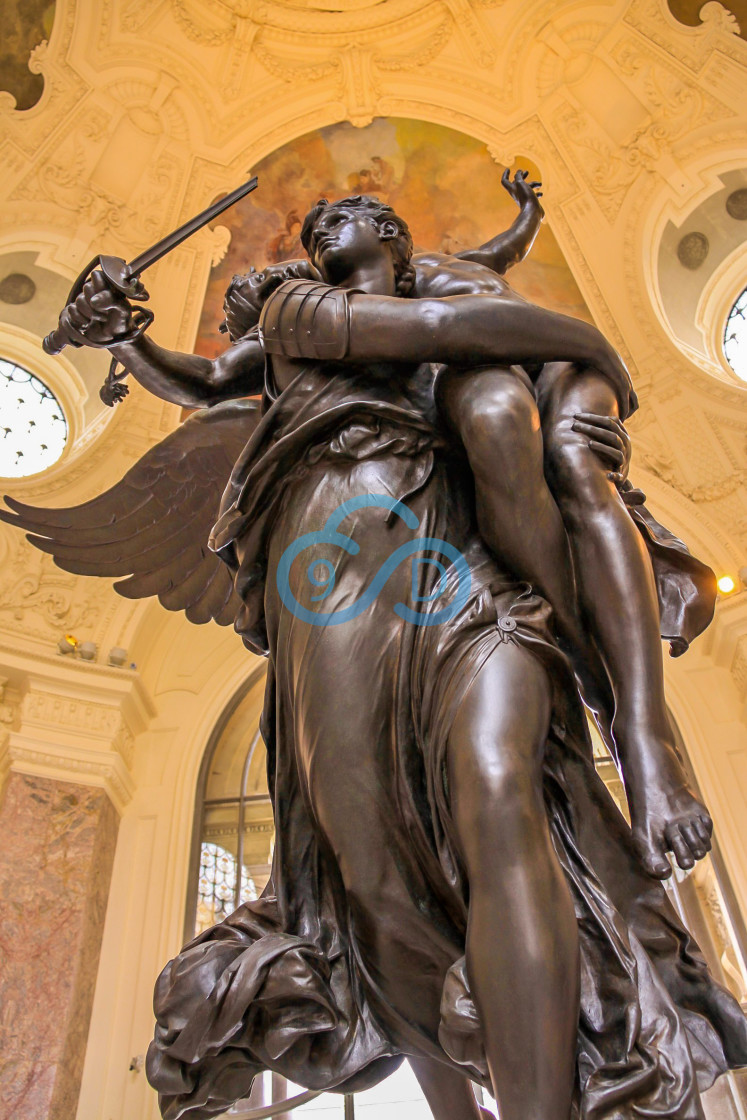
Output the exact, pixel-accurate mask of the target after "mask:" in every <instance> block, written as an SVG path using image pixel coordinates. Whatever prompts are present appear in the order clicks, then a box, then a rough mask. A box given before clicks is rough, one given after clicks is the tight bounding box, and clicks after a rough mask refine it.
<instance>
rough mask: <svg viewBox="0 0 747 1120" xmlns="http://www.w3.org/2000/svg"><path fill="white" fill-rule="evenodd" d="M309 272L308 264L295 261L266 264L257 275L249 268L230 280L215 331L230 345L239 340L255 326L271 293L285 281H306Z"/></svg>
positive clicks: (303, 261) (254, 270)
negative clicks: (223, 316)
mask: <svg viewBox="0 0 747 1120" xmlns="http://www.w3.org/2000/svg"><path fill="white" fill-rule="evenodd" d="M310 271H311V270H310V267H309V263H308V261H305V260H297V261H283V263H282V264H269V265H266V266H265V268H263V269H262V271H261V272H257V271H256V269H254V268H253V269H252V270H251V271H250V272H246V273H244V274H243V275H240V276H234V277H233V279H232V280H231V283H230V284H229V285H228V289H227V291H226V294H225V297H224V299H223V311H224V313H225V316H226V317H225V319H224V320H223V322H222V323H221V325H220V328H219V329H220V330H221V331H222V332H223V333H224V334H227V335H228V337H229V338H230V339H231V342H236V341H238V339H240V338H243V337H244V335H245V334H247V333H248V332H249V331H251V330H253V329H254V327H256V326H257V324H258V322H259V316H260V314H261V312H262V308H263V307H264V305H265V303H266V301H267V300H268V299H269V298H270V296H271V295H272V293H273V292H274V291H275V289H276V288H279V287H280V285H281V284H282V283H283V282H284V281H285V280H298V279H304V280H306V279H308V278H309V273H310Z"/></svg>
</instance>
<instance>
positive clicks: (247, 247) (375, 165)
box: [196, 118, 591, 357]
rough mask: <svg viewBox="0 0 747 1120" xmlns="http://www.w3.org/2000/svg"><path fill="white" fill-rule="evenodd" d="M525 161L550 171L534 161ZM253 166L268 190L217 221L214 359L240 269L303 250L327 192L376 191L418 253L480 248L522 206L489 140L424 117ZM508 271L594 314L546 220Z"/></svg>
mask: <svg viewBox="0 0 747 1120" xmlns="http://www.w3.org/2000/svg"><path fill="white" fill-rule="evenodd" d="M516 166H517V167H524V168H529V169H530V170H531V172H532V175H533V177H534V178H541V175H540V174H539V173H538V171H537V168H535V167H533V166H532V164H531V163H528V162H527V161H525V160H519V162H518V163H517V165H516ZM252 171H253V172H254V173H255V174H256V175H258V176H259V189H258V190H257V191H255V192H254V194H252V195H250V196H249V198H248V199H245V200H244V201H243V202H241V203H239V205H238V206H235V207H234V208H233V209H232V210H229V211H228V212H227V214H223V215H221V217H220V218H219V219H218V224H219V225H223V226H226V227H228V229H230V231H231V242H230V245H229V248H228V252H227V254H226V256H225V257H224V259H223V260H222V261H221V262H220V264H219V265H217V266H216V267H215V268H213V270H212V272H211V274H210V280H209V283H208V289H207V293H206V296H205V302H204V306H203V311H202V316H201V319H200V326H199V330H198V339H197V344H196V348H197V350H198V351H199V353H201V354H204V355H205V356H207V357H215V355H216V354H218V353H220V351H221V350H223V349H224V348H225V344H226V343H225V335H221V334H219V331H218V328H219V325H220V323H221V321H222V319H223V312H222V305H223V294H224V292H225V290H226V288H227V287H228V284H229V283H230V280H231V277H232V276H233V275H234V274H235V273H237V272H247V271H248V270H249V268H250V266H251V265H254V266H255V267H256V268H257V269H259V268H261V267H262V266H263V265H265V264H268V263H274V262H277V261H282V260H288V259H292V258H294V257H303V256H304V255H305V254H304V250H303V248H302V246H301V242H300V240H299V234H300V231H301V222H302V221H303V217H304V215H305V214H306V211H307V210H309V209H310V208H311V207H312V206H313V205H314V203H315V202H316V201H317V199H318V198H329V199H334V198H341V197H342V196H343V195H349V194H373V195H376V196H377V197H379V198H381V199H382V200H383V201H385V202H388V203H389V204H390V205H391V206H393V207H394V208H395V210H397V211H398V213H400V214H401V215H402V217H403V218H405V219H406V221H407V222H408V224H409V226H410V229H411V231H412V235H413V240H414V242H415V247H416V251H417V250H440V251H441V252H458V251H459V250H460V249H467V248H474V247H476V246H477V245H480V244H482V243H483V242H484V241H487V240H488V239H489V238H491V237H493V236H495V234H496V233H498V232H499V231H500V230H503V229H507V228H508V226H510V225H511V223H512V222H513V220H514V218H515V217H516V215H517V213H518V210H517V207H516V204H515V203H514V202H513V201H512V199H511V198H510V197H509V196H508V194H507V193H506V192H505V191H504V190H503V188H502V187H501V183H500V178H501V171H502V168H501V167H499V166H498V165H497V164H496V163H495V161H494V160H493V159H492V158H491V156H490V155H489V153H488V150H487V148H486V147H485V145H484V144H481V143H480V142H479V141H477V140H474V139H473V138H472V137H470V136H466V135H464V134H463V133H461V132H456V131H454V130H453V129H449V128H444V127H442V126H440V125H435V124H428V123H426V122H423V121H414V120H404V119H400V118H386V119H385V118H378V119H376V120H374V121H373V122H372V123H371V124H370V125H368V126H367V127H366V128H354V127H353V126H352V125H351V124H348V123H342V124H336V125H331V126H329V127H328V128H322V129H319V130H318V131H316V132H310V133H307V134H306V135H305V136H302V137H300V138H299V139H298V140H295V141H293V142H292V143H290V144H286V145H285V146H284V147H282V148H280V149H278V150H277V151H275V152H273V153H272V154H271V155H269V156H267V157H266V158H265V159H263V160H262V161H261V162H260V163H259V164H258V165H257V166H256V167H254V168H253V169H252ZM509 279H510V281H511V284H512V285H513V287H514V288H515V289H516V290H517V291H518V292H521V294H522V295H524V296H526V297H527V298H529V299H531V300H532V301H533V302H536V303H539V304H541V305H543V306H545V307H549V308H552V309H553V310H556V311H562V312H565V313H566V314H568V315H575V316H577V317H578V318H583V319H587V320H589V321H591V316H590V312H589V310H588V308H587V306H586V304H585V302H584V299H583V296H582V295H581V292H580V291H579V288H578V285H577V284H576V282H575V280H574V278H573V276H572V274H571V271H570V269H569V268H568V265H567V264H566V262H565V258H564V257H563V254H562V252H561V250H560V247H559V246H558V243H557V241H556V240H555V237H554V236H553V234H552V231H551V230H550V228H549V226H548V224H547V222H545V223H544V224H543V226H542V229H541V230H540V234H539V236H538V238H537V241H536V242H535V245H534V247H533V249H532V252H531V254H530V256H529V257H528V258H527V259H526V260H525V261H524V262H523V263H522V264H520V265H518V266H517V267H515V268H514V269H512V270H511V273H510V276H509Z"/></svg>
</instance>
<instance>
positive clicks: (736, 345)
mask: <svg viewBox="0 0 747 1120" xmlns="http://www.w3.org/2000/svg"><path fill="white" fill-rule="evenodd" d="M724 354H725V355H726V360H727V362H728V363H729V365H730V366H731V368H732V369H733V370H734V372H735V373H736V375H737V377H738V378H740V380H742V381H747V288H745V290H744V291H743V292H742V294H741V296H740V297H739V299H738V300H737V301H736V302H735V304H734V306H733V307H732V309H731V311H730V312H729V318H728V319H727V320H726V329H725V331H724Z"/></svg>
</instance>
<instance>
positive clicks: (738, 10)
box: [667, 0, 747, 39]
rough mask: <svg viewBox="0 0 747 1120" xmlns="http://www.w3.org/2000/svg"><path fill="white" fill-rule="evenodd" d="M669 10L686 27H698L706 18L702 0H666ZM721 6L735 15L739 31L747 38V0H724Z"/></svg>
mask: <svg viewBox="0 0 747 1120" xmlns="http://www.w3.org/2000/svg"><path fill="white" fill-rule="evenodd" d="M667 3H668V5H669V10H670V12H671V13H672V15H673V16H674V18H675V19H678V20H679V21H680V23H684V24H685V25H686V26H687V27H700V26H701V24H702V22H703V21H704V20H705V19H706V18H707V16H708V13H706V14H705V15H703V8H704V4H703V0H667ZM723 7H724V8H726V10H727V12H731V14H732V15H733V16H735V17H736V20H737V23H738V24H739V33H740V35H741V36H742V38H743V39H747V0H724V4H723Z"/></svg>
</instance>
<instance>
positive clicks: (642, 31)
mask: <svg viewBox="0 0 747 1120" xmlns="http://www.w3.org/2000/svg"><path fill="white" fill-rule="evenodd" d="M680 14H682V13H680ZM701 17H702V22H700V23H699V25H698V26H694V27H690V26H686V25H685V24H684V23H682V22H680V21H679V20H678V19H676V18H675V17H674V16H673V15H672V12H671V11H670V9H669V7H668V6H667V3H666V0H604V2H602V3H583V2H578V0H561V2H558V0H536V2H535V3H532V4H526V3H525V2H523V0H378V2H376V0H306V2H303V0H149V2H148V3H143V2H142V0H117V2H116V3H115V2H113V0H110V2H106V3H99V2H96V0H58V3H57V6H56V14H55V20H54V27H53V30H52V34H51V37H50V39H49V42H48V43H44V42H43V43H42V44H41V45H39V46H38V47H37V48H36V49H35V50H34V51H33V54H32V59H31V63H30V67H31V70H32V71H34V72H36V73H38V74H40V75H41V76H43V78H44V82H45V85H44V92H43V94H42V96H41V99H40V101H39V102H38V104H37V105H35V106H34V107H33V108H30V109H28V110H25V111H22V112H21V111H18V110H17V109H14V108H13V106H12V104H11V99H10V98H7V99H2V98H1V97H0V158H1V159H2V161H3V166H4V169H5V174H4V176H3V182H2V185H1V186H0V192H2V196H3V207H2V218H1V219H0V253H6V254H7V253H18V252H21V251H28V250H29V249H33V250H34V251H35V252H36V253H37V254H38V256H37V264H38V265H39V266H40V267H43V268H47V269H52V270H55V271H57V272H58V273H59V274H60V275H61V277H64V278H65V279H66V280H69V279H70V278H71V277H72V276H74V275H75V273H76V272H77V271H78V269H79V268H80V267H81V266H82V265H83V264H84V263H85V261H86V260H88V259H89V258H90V257H91V256H92V255H93V254H94V253H96V252H99V251H102V250H105V251H108V252H110V253H118V254H121V255H123V256H125V257H127V256H131V255H133V254H134V253H135V252H137V251H138V250H140V249H142V248H143V247H144V246H146V245H147V244H149V243H150V242H152V241H153V240H155V239H156V238H157V237H159V236H161V235H162V234H163V233H164V232H165V231H166V230H168V229H169V228H171V227H173V226H175V225H176V224H178V223H179V222H180V221H181V220H183V219H184V218H185V217H186V216H188V215H189V214H190V213H192V212H195V211H197V210H199V209H201V208H202V206H204V205H205V204H206V203H207V202H208V201H209V200H210V199H212V198H213V197H215V195H216V194H218V193H219V192H221V191H223V190H225V189H227V188H229V187H231V186H233V185H235V184H236V183H237V182H240V181H242V179H244V178H245V177H246V174H247V172H248V171H250V170H251V169H252V168H253V167H254V166H255V165H256V164H257V163H258V162H259V161H260V160H261V159H263V158H264V157H265V156H267V155H268V154H269V153H271V152H273V151H274V150H276V149H277V148H279V147H280V146H281V145H283V144H285V143H287V142H289V141H292V140H295V139H297V138H298V137H300V136H302V135H304V134H305V133H307V132H310V131H312V130H314V129H318V128H320V127H323V126H325V125H329V124H332V123H335V122H338V121H349V122H351V123H352V124H353V125H356V126H364V125H367V124H368V123H369V122H371V121H372V120H373V119H374V118H375V117H380V116H384V117H388V116H397V117H404V118H411V119H416V120H418V119H419V120H424V121H429V122H433V123H436V124H441V125H446V126H448V127H450V128H452V129H457V130H460V131H462V132H465V133H467V134H468V135H470V136H472V137H474V138H476V139H477V140H479V141H481V142H482V143H484V144H485V145H487V147H488V150H489V151H490V153H491V155H492V156H493V158H494V160H495V161H496V163H497V164H502V163H512V162H513V161H514V160H515V159H516V157H517V156H519V155H521V156H523V157H528V158H530V159H531V160H532V161H533V162H534V163H535V164H536V165H537V166H538V167H539V168H540V169H541V172H542V177H543V180H544V182H545V201H546V203H547V207H546V208H547V214H548V219H547V220H548V223H549V225H550V227H551V229H552V231H553V233H554V235H555V238H556V239H557V241H558V243H559V245H560V247H561V249H562V250H563V252H564V254H565V256H566V259H567V261H568V263H569V266H570V268H571V270H572V272H573V274H574V277H575V280H576V282H577V283H578V285H579V288H580V289H581V293H582V295H583V297H584V300H585V301H586V304H587V305H588V307H589V309H590V311H591V313H592V314H593V316H594V318H595V319H596V321H597V323H598V324H599V325H600V327H601V328H602V329H603V330H604V331H605V332H606V333H607V335H608V336H609V337H610V339H611V340H612V341H613V342H614V343H615V344H616V345H617V346H618V347H619V348H620V350H621V351H622V352H623V354H624V355H625V357H626V359H627V360H628V361H629V363H630V365H631V368H632V369H633V371H634V376H635V379H636V383H637V386H638V388H639V391H640V395H641V399H642V402H643V404H642V408H641V410H640V413H639V414H638V416H637V417H636V418H635V419H634V420H633V422H632V428H633V430H634V434H635V440H636V460H635V473H636V477H637V478H638V479H639V480H640V481H641V482H642V484H643V486H644V488H645V489H647V490H648V491H649V493H650V497H651V501H652V504H653V506H654V508H655V509H657V510H658V511H659V512H660V513H661V516H662V517H663V518H664V519H665V520H667V523H668V524H671V526H672V528H673V529H674V530H675V531H676V532H678V533H681V534H682V535H683V536H684V537H685V538H686V539H688V541H690V542H692V545H693V547H694V548H695V549H697V550H698V551H699V552H700V554H701V555H703V556H704V558H705V559H707V560H709V562H711V563H712V564H713V565H714V566H716V567H718V568H719V569H720V570H728V571H731V572H734V573H736V572H737V571H738V569H739V568H740V567H742V566H743V565H744V564H745V557H746V555H747V501H746V499H745V497H744V489H745V488H744V482H745V479H746V478H747V475H746V474H745V462H746V460H745V442H746V440H747V427H746V422H745V410H744V403H743V402H744V392H745V391H744V389H742V388H741V387H740V386H739V385H738V384H737V382H736V380H735V379H734V378H733V377H731V375H730V374H729V373H728V371H726V369H725V368H723V367H717V365H716V364H715V362H714V359H713V355H712V354H711V355H710V356H709V355H708V354H705V356H699V355H698V353H695V352H694V351H692V349H691V350H689V351H686V350H685V349H683V347H682V346H680V345H679V344H676V343H675V342H674V341H673V339H672V337H671V333H670V332H669V330H668V327H667V319H666V315H665V312H664V309H663V301H662V298H661V294H660V291H659V269H660V264H659V259H658V253H659V247H660V245H661V243H662V236H663V231H664V230H665V229H666V228H667V226H668V224H669V225H672V224H673V225H674V226H675V227H677V228H679V227H680V226H681V225H682V224H683V222H685V220H686V218H687V216H688V214H690V213H691V212H693V211H695V210H696V208H697V207H698V206H700V205H701V204H702V203H703V202H704V201H705V200H707V199H708V198H709V197H711V196H712V195H715V194H716V193H717V192H718V191H719V190H723V183H722V178H721V177H723V176H724V175H728V174H730V173H732V172H735V171H737V170H739V169H740V168H742V167H743V165H744V152H745V150H747V113H746V112H745V108H744V96H743V92H744V76H745V65H746V63H747V44H745V42H743V40H742V39H741V38H740V37H739V35H738V34H737V27H736V25H735V22H734V18H733V16H732V14H731V13H730V12H729V11H728V10H727V8H725V7H723V6H722V5H721V4H719V3H717V2H716V0H711V2H710V3H707V4H706V5H705V6H704V7H703V8H702V11H701ZM496 170H497V169H496ZM465 197H466V198H467V199H468V197H469V195H468V191H467V192H466V193H465ZM465 205H468V202H465ZM225 236H226V235H225V230H221V229H220V228H218V229H216V230H214V231H203V232H202V233H201V234H199V235H198V236H196V237H195V238H193V239H192V240H191V241H190V242H187V243H186V244H185V245H184V246H183V247H181V248H180V249H179V250H178V251H177V252H176V253H174V254H172V255H171V256H170V257H169V258H167V259H165V260H164V261H163V262H161V264H159V266H158V267H157V269H155V270H153V273H152V274H149V278H151V283H150V284H149V286H150V287H151V289H152V294H153V303H154V307H155V309H156V313H157V322H156V328H155V332H156V337H157V338H158V339H159V340H160V341H163V342H164V343H166V344H170V345H176V346H179V347H182V348H190V347H191V346H192V344H193V342H194V338H195V335H196V331H197V325H198V321H199V315H200V309H201V305H202V300H203V296H204V293H205V290H206V287H207V281H208V276H209V273H210V269H211V265H212V263H213V262H214V261H217V260H218V259H219V258H220V256H221V255H222V253H223V252H224V251H225V247H226V246H225ZM0 278H1V277H0ZM734 294H736V293H734ZM727 295H728V293H726V294H725V295H724V297H723V299H724V300H726V296H727ZM722 302H723V301H722ZM709 306H710V305H709ZM722 312H723V314H724V317H725V313H726V306H725V304H724V307H723V308H720V307H719V306H715V310H714V312H713V314H714V316H715V317H716V318H718V316H719V315H720V314H721V313H722ZM714 321H715V319H714ZM51 325H52V324H50V323H48V322H46V321H45V322H44V323H41V322H40V323H39V324H38V327H37V328H36V329H37V331H38V334H39V335H43V334H44V333H46V331H47V330H48V329H49V327H50V326H51ZM31 334H32V335H33V331H32V332H31ZM709 363H710V364H709ZM86 391H87V392H89V393H90V391H91V389H90V388H89V389H86ZM89 411H90V406H89ZM176 422H177V414H176V412H175V411H174V410H169V408H168V407H164V406H162V405H161V404H159V403H158V402H154V401H152V400H149V399H147V398H146V397H145V396H144V395H141V394H137V393H135V394H133V396H132V397H131V398H130V399H129V401H128V402H127V405H126V406H125V407H124V408H122V409H120V410H118V413H117V415H116V416H115V417H114V418H112V419H111V420H109V423H108V424H103V421H102V422H100V430H98V431H92V432H89V435H88V438H84V439H82V440H81V442H80V444H78V445H77V450H76V449H74V450H73V452H72V453H71V454H70V455H69V456H68V457H67V459H66V465H65V467H64V470H60V472H59V473H58V474H57V475H54V476H50V477H49V478H47V477H43V478H40V479H38V480H36V481H34V480H30V481H29V482H27V483H25V484H24V486H25V487H26V490H25V491H24V493H25V494H28V495H29V496H31V497H34V498H35V497H38V496H39V495H40V494H42V493H45V494H47V495H50V494H51V496H52V499H53V500H59V501H60V502H62V501H68V500H71V501H72V500H75V499H76V498H77V497H78V495H79V493H81V492H83V493H86V494H88V493H93V492H94V491H96V490H98V489H101V486H102V484H104V483H107V482H108V481H111V480H113V478H114V475H115V473H116V472H117V471H119V470H120V469H121V468H122V465H123V462H124V461H125V460H126V457H127V455H128V454H134V453H135V452H136V450H137V449H138V448H140V447H142V446H143V445H144V444H147V443H148V442H149V441H150V442H152V441H153V440H154V439H156V438H158V436H159V435H160V433H161V432H162V431H163V430H164V427H168V426H170V425H172V424H174V423H176ZM3 541H4V542H5V544H4V547H6V548H7V549H9V550H10V553H11V554H12V555H14V556H18V555H20V554H19V551H18V550H19V548H20V549H22V552H23V555H26V550H25V548H24V547H23V546H22V545H20V544H19V542H18V541H17V540H16V539H15V538H12V540H11V539H10V538H9V537H8V536H7V535H4V536H3ZM14 563H15V561H14ZM19 563H20V560H19ZM22 566H23V565H22V564H21V567H22ZM50 575H51V572H50ZM46 578H47V576H46V575H42V574H40V581H41V583H40V586H41V584H43V582H44V580H45V579H46ZM54 578H58V577H57V576H56V575H55V577H54ZM4 594H5V595H6V597H7V596H10V597H11V598H13V596H16V597H17V590H10V589H6V591H5V592H4ZM101 595H102V596H103V597H104V598H106V597H107V596H108V595H109V592H108V590H107V589H106V588H102V591H101ZM24 609H26V608H24ZM28 609H29V610H30V611H31V613H33V609H32V608H31V607H29V608H28ZM127 609H128V610H132V608H131V607H129V606H128V608H127ZM22 613H23V612H22ZM63 613H64V612H63ZM105 613H106V612H104V614H105ZM24 617H25V616H24ZM103 617H104V615H103V614H102V618H103ZM6 624H7V626H9V627H10V628H11V629H12V625H13V624H12V620H10V619H8V618H7V616H6ZM54 625H55V626H56V625H57V618H56V617H55V623H54Z"/></svg>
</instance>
